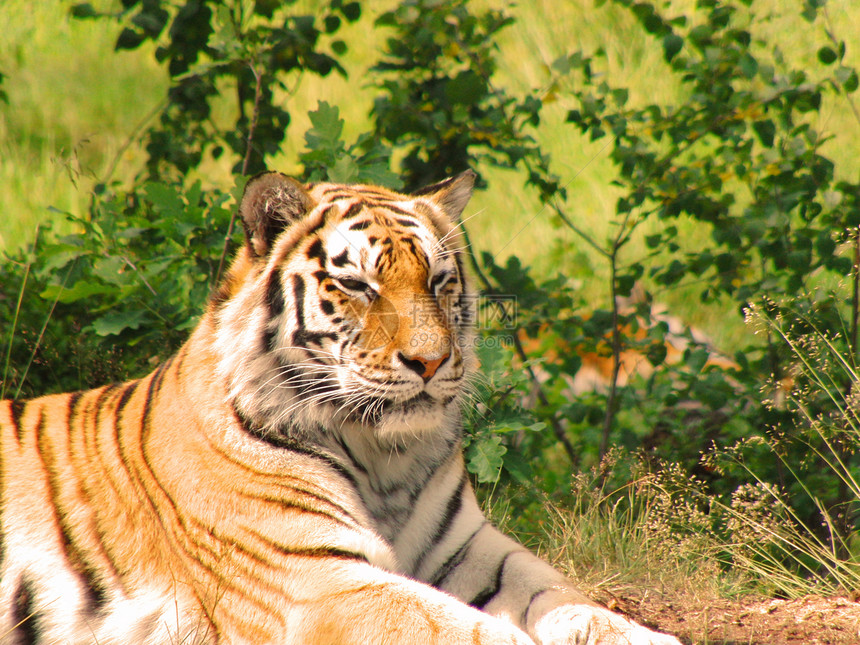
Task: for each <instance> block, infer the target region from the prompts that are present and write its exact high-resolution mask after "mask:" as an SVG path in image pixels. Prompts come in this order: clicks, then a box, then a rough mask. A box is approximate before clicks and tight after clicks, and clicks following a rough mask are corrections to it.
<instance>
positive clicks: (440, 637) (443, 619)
mask: <svg viewBox="0 0 860 645" xmlns="http://www.w3.org/2000/svg"><path fill="white" fill-rule="evenodd" d="M338 569H339V571H337V572H333V573H334V575H333V577H332V578H329V582H330V583H332V584H327V585H326V586H327V587H328V589H327V590H326V591H325V592H324V593H322V594H320V595H319V596H317V597H316V598H314V599H313V600H312V601H309V602H302V603H299V604H300V606H301V607H302V608H301V609H300V610H299V611H300V614H301V616H300V617H299V618H298V620H297V621H296V622H293V623H292V629H289V630H288V631H289V632H290V633H289V634H288V641H287V642H288V643H293V642H295V643H302V644H303V645H337V644H343V645H352V644H355V643H362V644H367V645H383V644H391V645H395V644H396V645H426V644H427V643H433V644H434V645H461V644H462V645H467V644H468V645H534V642H533V641H532V639H531V638H529V637H528V636H527V635H526V634H525V633H524V632H522V631H521V630H520V629H518V628H517V627H515V626H514V625H512V624H511V623H510V622H508V621H506V620H503V619H500V618H497V617H494V616H491V615H489V614H486V613H484V612H481V611H478V610H476V609H474V608H473V607H469V606H468V605H465V604H464V603H462V602H460V601H459V600H457V599H456V598H454V597H452V596H450V595H448V594H446V593H443V592H441V591H439V590H438V589H434V588H433V587H430V586H428V585H425V584H422V583H420V582H417V581H414V580H411V579H409V578H405V577H402V576H399V575H396V574H392V573H389V572H387V571H383V570H382V569H379V568H377V567H373V566H371V565H366V564H355V565H350V566H349V567H346V568H344V567H340V566H339V567H338ZM325 577H328V576H325ZM316 579H317V580H320V577H319V571H318V572H317V576H316ZM296 624H298V625H299V626H300V628H299V630H296V629H295V626H296ZM298 631H300V632H301V633H297V632H298ZM290 639H292V640H290Z"/></svg>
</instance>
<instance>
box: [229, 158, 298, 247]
mask: <svg viewBox="0 0 860 645" xmlns="http://www.w3.org/2000/svg"><path fill="white" fill-rule="evenodd" d="M312 207H313V200H311V198H310V196H309V195H308V194H307V193H306V192H305V189H304V188H303V187H302V185H301V184H300V183H299V182H297V181H296V180H295V179H292V178H290V177H287V176H286V175H284V174H282V173H279V172H264V173H262V174H259V175H257V176H256V177H252V178H251V179H250V180H249V181H248V183H247V184H246V185H245V192H244V193H242V201H241V203H240V204H239V215H240V216H241V217H242V225H243V226H244V227H245V240H246V242H247V244H248V248H249V249H250V251H251V253H252V255H254V256H258V257H263V256H265V255H267V254H268V253H269V251H270V250H271V248H272V243H273V242H274V241H275V238H276V237H277V236H278V235H279V234H280V233H281V231H283V230H284V229H285V228H286V227H287V226H289V225H290V224H292V223H293V222H296V221H298V220H299V219H301V218H302V217H303V216H304V215H305V214H306V213H307V212H308V211H309V210H310V209H311V208H312Z"/></svg>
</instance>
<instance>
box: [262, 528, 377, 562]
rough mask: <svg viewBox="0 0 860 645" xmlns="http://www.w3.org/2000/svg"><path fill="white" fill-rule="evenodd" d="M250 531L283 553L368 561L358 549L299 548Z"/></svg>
mask: <svg viewBox="0 0 860 645" xmlns="http://www.w3.org/2000/svg"><path fill="white" fill-rule="evenodd" d="M248 533H249V534H250V535H252V536H253V537H255V538H256V539H258V540H259V541H260V542H262V543H263V544H265V545H266V546H267V547H269V548H270V549H272V550H274V551H277V552H278V553H280V554H282V555H288V556H299V557H303V558H338V559H342V560H359V561H361V562H367V558H366V557H365V556H364V554H362V553H358V552H356V551H348V550H346V549H339V548H337V547H332V546H318V547H299V548H296V547H289V546H284V545H283V544H279V543H277V542H274V541H272V540H270V539H268V538H267V537H265V536H263V535H260V534H259V533H257V532H256V531H251V530H250V529H249V530H248Z"/></svg>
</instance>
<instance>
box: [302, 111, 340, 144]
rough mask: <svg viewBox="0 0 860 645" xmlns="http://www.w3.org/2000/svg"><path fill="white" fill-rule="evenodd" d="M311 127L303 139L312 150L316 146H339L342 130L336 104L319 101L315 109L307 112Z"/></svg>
mask: <svg viewBox="0 0 860 645" xmlns="http://www.w3.org/2000/svg"><path fill="white" fill-rule="evenodd" d="M308 117H310V120H311V125H312V127H311V128H310V129H309V130H308V131H307V132H306V133H305V141H306V142H307V144H308V147H310V148H311V149H312V150H314V149H318V148H327V149H331V148H339V147H340V146H339V145H338V144H339V142H340V135H341V133H342V132H343V119H341V118H340V111H339V110H338V108H337V106H332V105H329V104H328V102H326V101H320V102H319V103H318V104H317V109H316V110H313V111H312V112H308Z"/></svg>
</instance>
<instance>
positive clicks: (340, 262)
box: [331, 249, 355, 267]
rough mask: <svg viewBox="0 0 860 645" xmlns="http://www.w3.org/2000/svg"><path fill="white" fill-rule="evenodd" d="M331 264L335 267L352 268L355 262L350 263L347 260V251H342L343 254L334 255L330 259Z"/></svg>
mask: <svg viewBox="0 0 860 645" xmlns="http://www.w3.org/2000/svg"><path fill="white" fill-rule="evenodd" d="M331 263H332V264H333V265H335V266H336V267H342V266H345V265H347V264H352V265H353V266H355V262H352V261H351V260H350V259H349V251H348V250H347V249H344V250H343V253H341V254H340V255H336V256H335V257H333V258H332V259H331Z"/></svg>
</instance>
